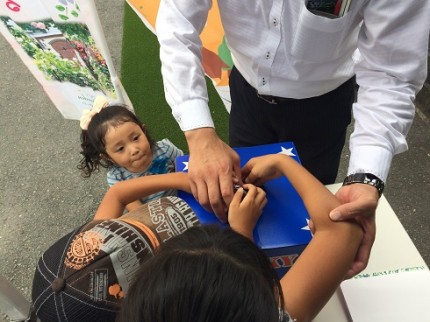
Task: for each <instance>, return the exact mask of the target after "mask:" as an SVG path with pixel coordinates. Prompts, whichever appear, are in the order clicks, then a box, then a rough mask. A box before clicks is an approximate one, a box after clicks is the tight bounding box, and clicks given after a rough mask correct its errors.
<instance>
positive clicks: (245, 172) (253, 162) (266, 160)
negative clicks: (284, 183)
mask: <svg viewBox="0 0 430 322" xmlns="http://www.w3.org/2000/svg"><path fill="white" fill-rule="evenodd" d="M284 158H288V156H286V155H281V154H268V155H264V156H261V157H256V158H252V159H250V160H249V161H248V162H247V163H246V164H245V165H244V166H243V168H242V178H243V180H244V182H246V183H252V184H254V185H257V186H262V185H263V184H264V183H265V182H267V181H269V180H271V179H275V178H278V177H280V176H281V175H282V173H281V171H279V166H278V165H279V163H281V162H282V160H283V159H284Z"/></svg>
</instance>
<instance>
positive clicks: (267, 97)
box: [255, 90, 296, 105]
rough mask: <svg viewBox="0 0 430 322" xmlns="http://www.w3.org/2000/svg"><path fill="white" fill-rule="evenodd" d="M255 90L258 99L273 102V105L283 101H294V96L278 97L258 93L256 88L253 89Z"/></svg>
mask: <svg viewBox="0 0 430 322" xmlns="http://www.w3.org/2000/svg"><path fill="white" fill-rule="evenodd" d="M255 92H256V93H257V97H258V98H259V99H262V100H263V101H265V102H266V103H269V104H273V105H275V104H281V103H285V102H291V101H296V99H294V98H287V97H279V96H272V95H263V94H260V93H258V91H257V90H255Z"/></svg>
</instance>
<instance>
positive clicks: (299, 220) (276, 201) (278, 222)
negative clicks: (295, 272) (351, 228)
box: [176, 142, 312, 277]
mask: <svg viewBox="0 0 430 322" xmlns="http://www.w3.org/2000/svg"><path fill="white" fill-rule="evenodd" d="M234 150H235V151H236V152H237V153H238V154H239V156H240V162H241V166H243V165H245V163H246V162H248V160H249V159H251V158H253V157H256V156H262V155H266V154H275V153H284V154H287V155H290V156H291V157H293V158H294V159H295V160H296V161H298V162H300V159H299V156H298V154H297V151H296V148H295V146H294V144H293V143H292V142H281V143H274V144H267V145H260V146H253V147H244V148H235V149H234ZM188 157H189V156H188V155H184V156H180V157H177V158H176V171H185V172H186V171H188ZM264 189H265V191H266V194H267V200H268V202H267V205H266V206H265V207H264V209H263V213H262V215H261V217H260V219H259V220H258V222H257V225H256V227H255V229H254V241H255V243H256V244H257V245H258V246H259V247H260V248H261V249H262V250H263V251H264V252H265V253H266V254H267V256H269V258H270V260H271V262H272V265H273V267H274V268H275V270H276V272H277V273H278V276H279V277H281V276H283V275H284V274H285V273H286V272H287V271H288V269H289V268H290V267H291V265H292V264H293V263H294V262H295V261H296V259H297V258H298V256H299V255H300V254H301V252H302V251H303V249H304V248H305V247H306V246H307V244H308V243H309V242H310V240H311V238H312V235H311V232H310V230H309V227H308V222H309V214H308V212H307V210H306V208H305V206H304V204H303V201H302V199H301V198H300V196H299V195H298V193H297V192H296V190H295V189H294V187H293V186H292V185H291V183H290V182H289V181H288V180H287V178H285V177H281V178H277V179H274V180H271V181H268V182H266V183H265V184H264ZM178 196H179V197H181V198H182V199H184V200H185V201H186V202H187V203H188V204H189V205H190V206H191V208H192V209H193V210H194V211H195V213H196V214H197V217H198V218H199V220H200V222H201V223H202V224H213V223H216V224H219V225H224V224H222V223H221V222H219V221H218V219H217V218H216V216H215V215H214V214H213V213H211V212H208V211H206V210H205V209H204V208H203V207H202V206H200V204H199V203H198V202H197V201H196V200H195V199H194V197H193V195H192V194H189V193H186V192H183V191H179V192H178Z"/></svg>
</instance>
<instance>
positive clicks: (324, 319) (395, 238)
mask: <svg viewBox="0 0 430 322" xmlns="http://www.w3.org/2000/svg"><path fill="white" fill-rule="evenodd" d="M327 187H328V188H329V189H330V190H331V191H332V192H333V193H334V192H336V191H337V190H338V189H339V187H340V184H334V185H329V186H327ZM376 228H377V233H376V239H375V243H374V245H373V247H372V252H371V255H370V259H369V264H368V266H367V268H366V269H365V270H364V271H363V272H362V273H360V274H365V273H370V274H372V273H374V272H382V271H387V270H394V269H406V268H410V267H426V268H427V270H428V267H427V265H426V263H425V261H424V259H423V258H422V257H421V255H420V253H419V252H418V250H417V249H416V247H415V245H414V244H413V242H412V240H411V239H410V237H409V235H408V234H407V232H406V231H405V229H404V228H403V226H402V224H401V223H400V221H399V219H398V218H397V216H396V214H395V213H394V211H393V209H392V208H391V206H390V205H389V203H388V201H387V199H386V198H385V197H384V196H383V195H382V197H381V199H380V200H379V204H378V208H377V210H376ZM329 321H330V322H331V321H333V322H351V321H352V319H351V317H350V315H349V312H348V309H347V306H346V304H345V302H344V300H343V295H342V292H341V291H340V289H338V291H337V292H336V293H335V294H334V295H333V296H332V298H331V299H330V301H329V302H328V303H327V304H326V306H325V307H324V308H323V310H322V311H321V312H320V314H318V316H317V317H316V318H315V319H314V322H329ZM369 322H370V321H369Z"/></svg>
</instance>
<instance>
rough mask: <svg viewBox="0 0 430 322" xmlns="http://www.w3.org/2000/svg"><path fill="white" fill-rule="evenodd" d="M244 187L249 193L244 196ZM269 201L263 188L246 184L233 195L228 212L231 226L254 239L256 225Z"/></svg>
mask: <svg viewBox="0 0 430 322" xmlns="http://www.w3.org/2000/svg"><path fill="white" fill-rule="evenodd" d="M244 188H245V189H247V193H246V195H245V196H244V193H245V192H244ZM266 203H267V199H266V193H265V192H264V190H263V189H261V188H259V187H256V186H254V185H252V184H245V185H244V186H243V188H239V189H238V190H237V191H236V193H235V194H234V196H233V200H232V201H231V203H230V208H229V212H228V221H229V223H230V227H231V228H232V229H233V230H234V231H236V232H238V233H239V234H241V235H243V236H245V237H247V238H249V239H251V240H252V239H253V231H254V227H255V225H256V224H257V221H258V218H260V215H261V213H262V211H263V208H264V206H265V205H266Z"/></svg>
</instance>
